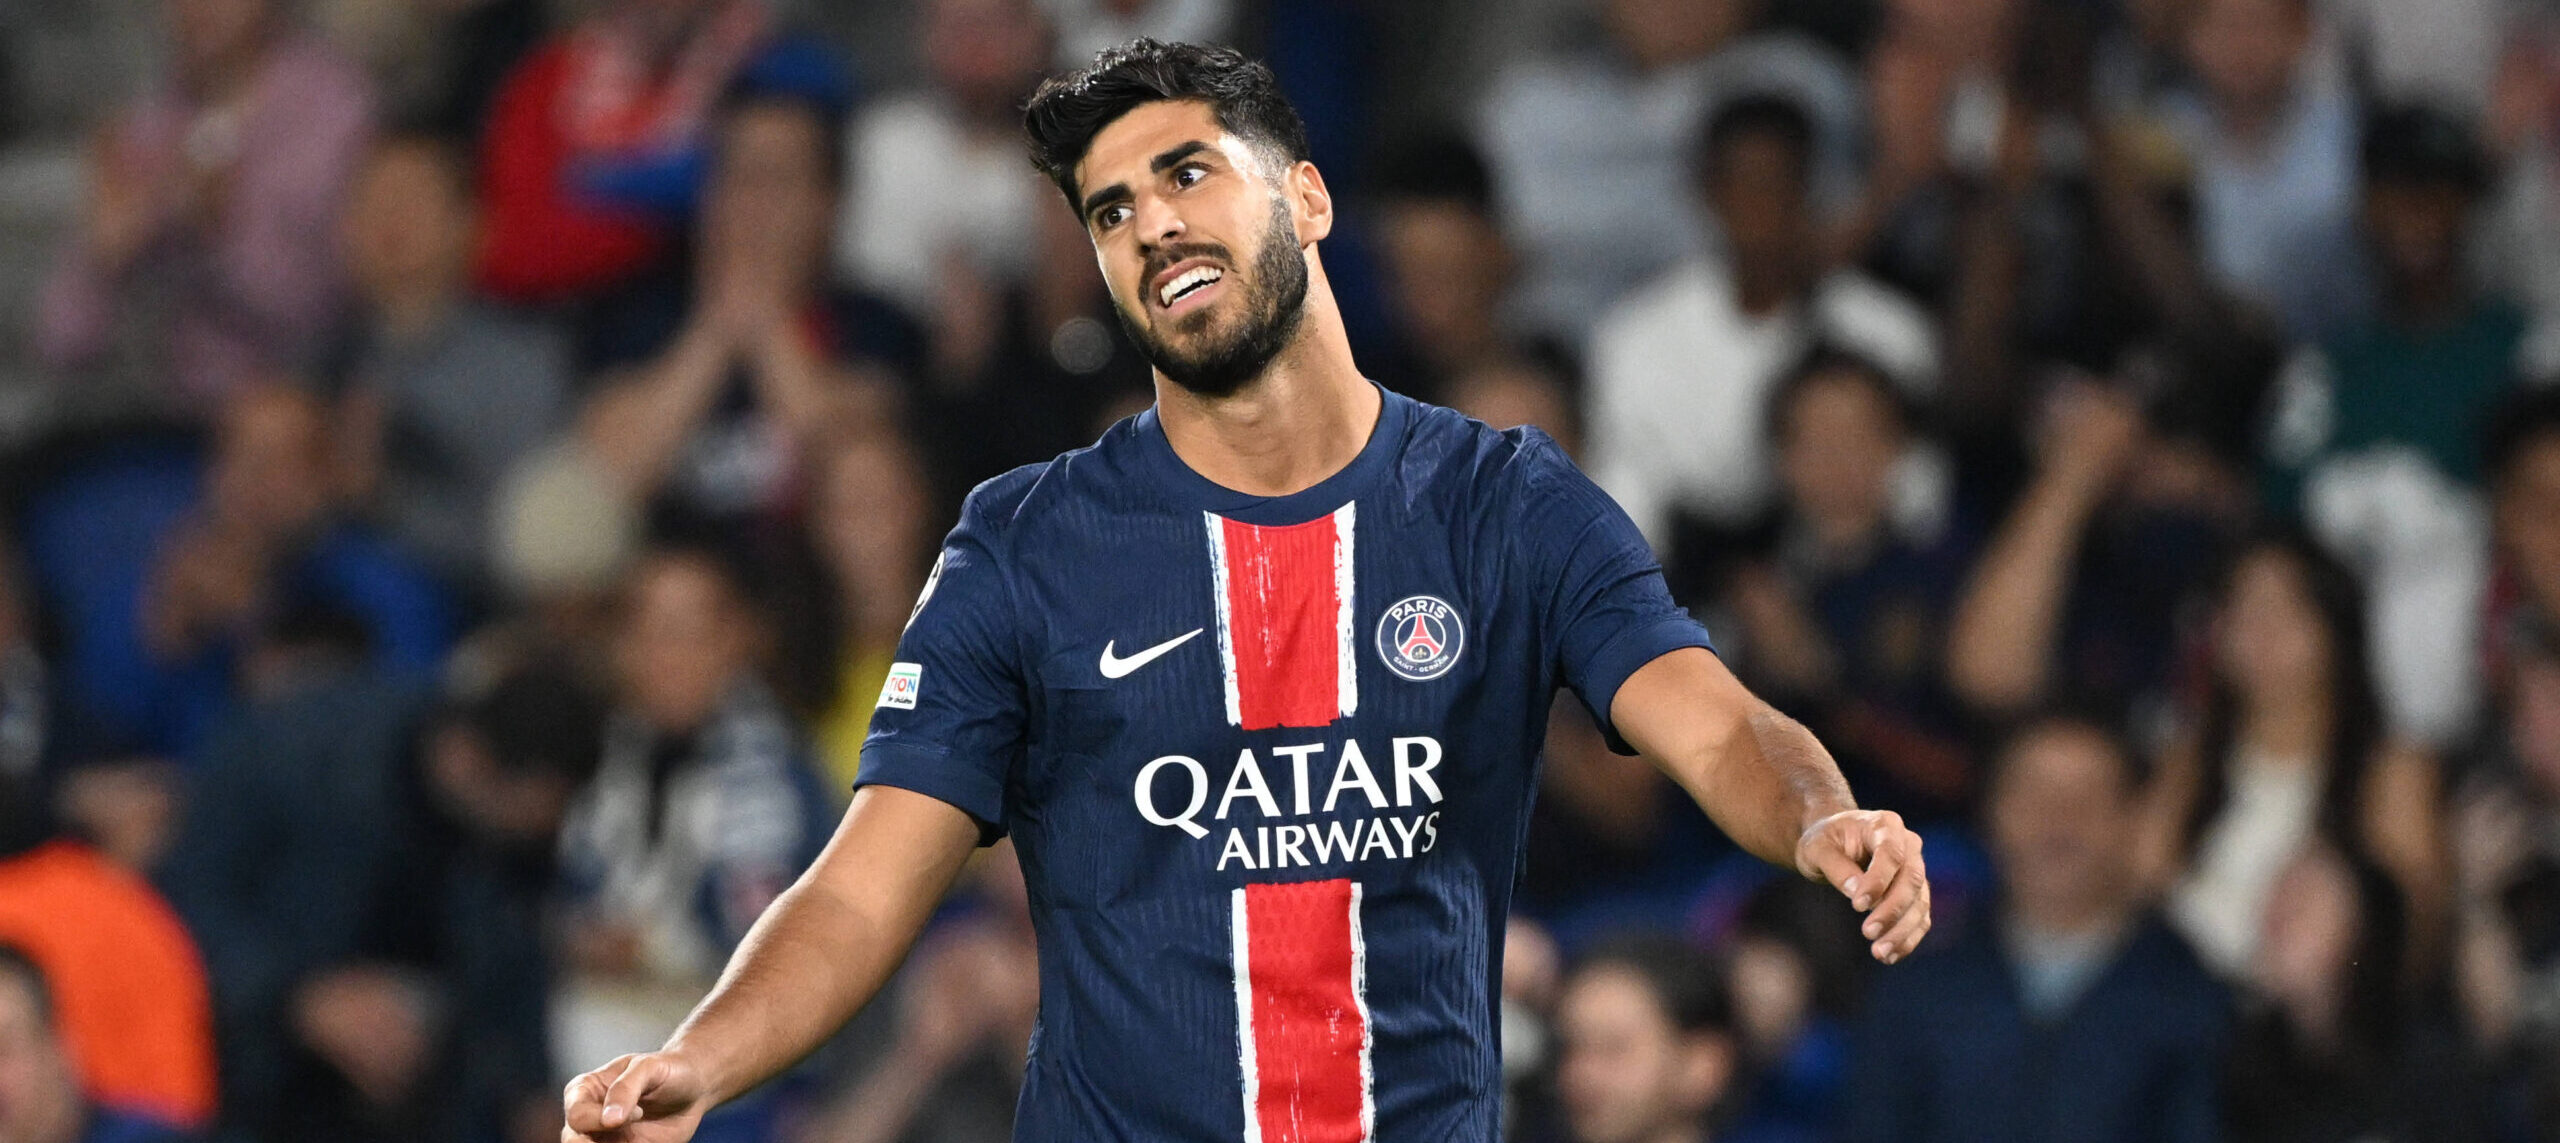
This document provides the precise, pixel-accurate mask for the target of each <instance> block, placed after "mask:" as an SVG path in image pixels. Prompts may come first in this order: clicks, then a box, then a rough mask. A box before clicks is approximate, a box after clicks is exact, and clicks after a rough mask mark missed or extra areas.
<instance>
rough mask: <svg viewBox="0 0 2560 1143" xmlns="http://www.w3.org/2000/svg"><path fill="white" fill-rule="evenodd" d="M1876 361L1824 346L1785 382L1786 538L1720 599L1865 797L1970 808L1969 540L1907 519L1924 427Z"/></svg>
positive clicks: (1937, 814) (1780, 455)
mask: <svg viewBox="0 0 2560 1143" xmlns="http://www.w3.org/2000/svg"><path fill="white" fill-rule="evenodd" d="M1911 420H1912V412H1911V410H1910V408H1909V406H1908V404H1907V403H1906V399H1905V397H1904V395H1903V393H1902V391H1901V390H1900V389H1899V388H1897V387H1896V386H1895V385H1894V383H1893V381H1892V380H1891V379H1890V378H1888V377H1886V376H1885V374H1884V373H1883V372H1882V371H1881V370H1879V369H1877V368H1876V367H1875V366H1873V365H1871V364H1869V363H1867V362H1865V361H1863V360H1861V359H1858V358H1854V357H1849V356H1845V355H1841V354H1836V353H1821V352H1817V353H1816V354H1815V355H1813V356H1812V357H1810V358H1808V359H1807V360H1806V361H1805V362H1803V363H1802V364H1799V365H1797V366H1796V367H1795V368H1794V369H1793V371H1792V372H1791V373H1790V374H1789V376H1788V377H1787V378H1786V379H1785V380H1782V381H1780V382H1778V386H1777V389H1776V391H1775V392H1774V393H1772V394H1771V396H1770V408H1769V415H1768V419H1767V423H1768V425H1769V426H1770V430H1771V431H1770V434H1769V435H1770V440H1771V442H1772V445H1773V447H1774V451H1775V452H1776V456H1777V465H1776V467H1777V470H1778V483H1779V486H1780V488H1781V492H1780V502H1781V505H1782V507H1781V509H1780V516H1779V522H1778V537H1777V542H1776V550H1775V551H1774V552H1772V553H1771V554H1770V555H1769V556H1768V557H1767V558H1765V559H1759V560H1753V561H1751V562H1750V563H1748V564H1747V565H1745V566H1744V567H1743V569H1742V570H1740V571H1739V572H1737V573H1736V574H1735V575H1734V577H1733V580H1732V583H1731V588H1730V591H1729V592H1728V594H1727V595H1726V597H1725V599H1724V608H1723V609H1724V610H1725V611H1727V612H1729V613H1730V614H1732V616H1733V617H1734V620H1735V622H1734V625H1733V626H1732V628H1731V629H1730V633H1729V635H1728V639H1729V642H1730V644H1731V648H1730V652H1729V653H1735V654H1736V657H1737V662H1738V664H1739V665H1740V666H1741V668H1742V674H1743V676H1744V677H1745V678H1746V679H1750V680H1752V682H1753V686H1754V687H1755V688H1757V689H1758V690H1759V691H1760V693H1763V694H1767V695H1772V696H1777V697H1773V698H1772V699H1771V701H1773V702H1777V703H1779V704H1781V705H1782V706H1784V707H1785V708H1786V709H1787V710H1789V711H1792V712H1794V713H1795V716H1796V717H1798V718H1801V719H1803V720H1805V722H1806V724H1807V725H1809V726H1812V727H1813V728H1814V729H1815V732H1816V733H1818V734H1820V735H1821V736H1822V739H1823V741H1824V742H1825V743H1826V744H1828V745H1829V746H1830V748H1831V751H1832V754H1833V756H1834V757H1836V758H1838V759H1839V761H1840V765H1841V769H1842V773H1843V774H1845V775H1846V776H1848V778H1849V780H1850V784H1851V786H1852V787H1853V788H1855V789H1856V790H1858V791H1859V796H1860V797H1861V798H1864V799H1866V800H1867V801H1869V802H1872V803H1873V804H1876V805H1882V806H1892V807H1893V808H1894V809H1895V810H1896V811H1898V812H1900V813H1901V814H1902V815H1903V816H1904V817H1906V818H1908V819H1911V820H1914V821H1923V820H1933V819H1942V818H1948V817H1955V816H1959V815H1961V814H1963V813H1964V812H1965V810H1966V809H1967V808H1969V806H1970V804H1971V801H1970V799H1971V796H1972V793H1973V775H1972V767H1971V763H1970V759H1969V758H1968V757H1967V744H1966V742H1965V740H1964V736H1963V732H1964V729H1965V727H1964V722H1963V718H1962V711H1961V710H1960V709H1959V708H1958V707H1957V705H1956V703H1955V700H1954V697H1953V696H1951V695H1949V694H1948V693H1947V691H1946V688H1945V685H1944V683H1943V681H1942V678H1941V675H1940V664H1941V663H1943V662H1944V658H1945V650H1944V648H1945V636H1944V632H1943V624H1944V618H1943V617H1944V616H1945V615H1946V612H1947V608H1948V606H1949V604H1950V603H1951V602H1952V601H1953V600H1954V598H1955V595H1956V592H1957V590H1958V589H1959V588H1960V587H1961V586H1962V585H1963V577H1964V570H1965V566H1966V559H1967V556H1968V555H1969V553H1968V552H1967V551H1966V550H1965V545H1964V541H1963V540H1962V539H1960V538H1958V537H1956V536H1955V535H1954V534H1953V533H1952V531H1951V530H1950V529H1949V528H1947V527H1946V526H1944V525H1943V524H1940V525H1939V526H1937V527H1936V528H1934V529H1931V528H1926V527H1919V526H1913V525H1910V524H1907V523H1905V522H1903V521H1898V520H1896V519H1895V518H1894V514H1893V508H1894V504H1893V498H1894V475H1895V471H1896V469H1897V466H1898V465H1899V464H1900V462H1901V461H1902V459H1903V457H1904V455H1905V454H1906V453H1907V452H1908V451H1909V450H1910V449H1911V448H1912V447H1913V444H1914V442H1913V436H1914V433H1915V426H1914V425H1912V423H1911Z"/></svg>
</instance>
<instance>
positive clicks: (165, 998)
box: [0, 773, 216, 1143]
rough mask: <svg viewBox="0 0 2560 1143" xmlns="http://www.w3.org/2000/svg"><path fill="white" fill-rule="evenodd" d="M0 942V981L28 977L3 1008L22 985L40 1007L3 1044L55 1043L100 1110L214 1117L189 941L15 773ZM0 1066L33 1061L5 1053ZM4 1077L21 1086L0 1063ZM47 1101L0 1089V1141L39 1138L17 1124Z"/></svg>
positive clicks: (141, 886) (1, 836)
mask: <svg viewBox="0 0 2560 1143" xmlns="http://www.w3.org/2000/svg"><path fill="white" fill-rule="evenodd" d="M0 947H6V948H8V949H10V950H11V953H10V956H9V957H0V976H11V977H24V978H25V979H24V980H20V981H16V982H15V984H16V985H18V987H11V988H9V989H8V990H7V991H8V992H9V993H11V994H13V999H12V1000H10V1001H9V1002H8V1003H7V1004H0V1009H11V1008H13V1006H14V1005H15V1004H16V1003H17V1002H18V1001H17V1000H16V999H14V994H17V993H19V992H20V991H21V988H24V989H25V990H26V991H28V992H39V991H40V992H41V994H42V999H43V1003H41V1004H39V1005H38V1006H37V1007H38V1009H39V1010H40V1016H41V1019H40V1020H38V1021H37V1022H36V1023H35V1024H34V1025H33V1026H31V1027H18V1028H17V1031H18V1032H21V1033H27V1034H28V1035H29V1036H30V1037H31V1038H18V1037H17V1036H15V1035H7V1036H0V1041H4V1042H5V1043H6V1044H8V1045H11V1046H13V1047H14V1049H15V1051H16V1052H19V1053H23V1052H26V1051H30V1050H35V1049H47V1050H50V1049H53V1048H54V1047H55V1041H56V1039H57V1037H58V1038H59V1050H60V1051H61V1052H62V1053H63V1055H64V1056H66V1057H67V1059H68V1061H69V1063H70V1066H71V1067H72V1068H73V1077H74V1080H73V1082H76V1083H77V1085H78V1089H79V1090H78V1092H74V1093H70V1094H69V1095H68V1096H67V1098H68V1099H69V1100H70V1101H71V1102H72V1103H74V1104H76V1103H78V1102H80V1101H81V1100H82V1098H83V1096H82V1094H81V1093H85V1099H86V1100H87V1101H88V1102H90V1103H94V1104H96V1105H98V1106H100V1107H107V1108H114V1109H117V1110H118V1111H120V1112H126V1113H133V1114H138V1115H142V1116H146V1117H149V1118H152V1119H156V1120H158V1121H161V1122H163V1123H168V1124H173V1125H179V1126H185V1127H200V1126H203V1125H204V1124H205V1123H207V1122H208V1121H210V1120H211V1119H212V1118H213V1114H214V1109H215V1096H216V1091H215V1064H214V1027H213V1004H212V1001H211V999H210V996H209V993H208V989H207V986H206V982H205V966H204V962H203V961H202V960H200V959H199V958H198V957H197V953H196V943H195V940H194V938H193V937H191V936H189V935H188V933H187V929H186V926H185V924H184V923H183V922H181V921H180V920H179V918H178V914H177V913H176V912H175V911H174V910H172V909H171V908H170V907H169V903H168V902H167V901H165V900H163V899H162V898H161V896H160V894H159V893H158V892H157V891H155V890H153V889H152V888H151V886H150V884H149V883H147V882H145V881H144V880H143V879H142V877H141V875H140V874H138V873H135V872H134V871H133V870H131V869H128V868H125V867H124V866H122V865H119V864H117V863H116V862H114V861H112V860H110V859H108V857H107V856H106V855H104V854H102V853H100V852H99V851H98V850H97V849H95V848H93V847H91V846H90V845H89V844H87V843H86V842H84V841H81V840H79V839H78V838H76V837H74V836H70V835H68V834H64V833H61V832H57V830H56V829H55V828H53V827H52V826H50V825H49V824H48V823H47V821H46V819H45V815H44V807H43V806H42V805H41V803H40V801H39V797H38V793H37V788H36V786H35V784H34V782H33V780H32V776H31V775H28V774H22V773H9V774H0ZM15 957H23V958H24V960H25V962H26V963H24V964H15V962H14V961H13V960H12V959H11V958H15ZM11 964H15V968H16V971H7V968H8V966H9V965H11ZM40 977H41V978H46V979H49V981H50V983H44V982H43V980H41V979H39V978H40ZM38 984H43V987H42V988H41V989H38V988H36V987H35V986H36V985H38ZM16 1015H24V1014H23V1013H17V1014H16ZM11 1018H14V1016H13V1017H11ZM6 1025H7V1020H5V1019H0V1026H6ZM0 1058H5V1059H9V1060H11V1061H12V1062H15V1063H17V1064H18V1065H20V1066H21V1067H23V1066H24V1065H26V1064H27V1063H29V1062H30V1060H29V1058H28V1057H26V1056H24V1055H12V1052H11V1049H10V1048H5V1047H0ZM0 1075H5V1076H10V1077H16V1082H18V1083H25V1082H27V1078H26V1077H27V1073H26V1072H24V1071H21V1070H18V1068H13V1067H10V1066H8V1065H7V1064H5V1063H0ZM42 1094H43V1093H36V1092H28V1091H24V1090H12V1089H10V1088H9V1086H8V1081H7V1080H0V1138H6V1139H11V1140H17V1139H28V1138H44V1137H45V1136H44V1135H43V1134H42V1132H40V1131H39V1132H36V1133H34V1134H32V1135H30V1134H22V1133H21V1132H26V1131H28V1130H29V1129H28V1128H27V1127H26V1125H25V1124H24V1122H23V1121H16V1120H14V1119H13V1117H15V1116H19V1115H35V1116H37V1117H39V1118H41V1115H42V1113H40V1112H37V1111H35V1110H33V1109H34V1108H35V1107H36V1106H38V1104H39V1103H40V1102H41V1101H40V1099H39V1098H38V1097H39V1096H40V1095H42ZM77 1138H81V1139H82V1141H83V1143H87V1139H86V1137H77Z"/></svg>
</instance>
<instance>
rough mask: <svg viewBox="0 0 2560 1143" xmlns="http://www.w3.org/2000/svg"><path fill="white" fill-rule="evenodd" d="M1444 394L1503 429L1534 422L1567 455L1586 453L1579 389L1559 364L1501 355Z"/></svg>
mask: <svg viewBox="0 0 2560 1143" xmlns="http://www.w3.org/2000/svg"><path fill="white" fill-rule="evenodd" d="M1440 397H1441V399H1442V400H1445V401H1447V402H1448V404H1449V407H1450V408H1452V409H1456V410H1457V411H1459V412H1461V413H1465V414H1466V415H1468V416H1470V417H1474V418H1475V419H1477V420H1479V421H1483V422H1484V423H1486V424H1488V425H1492V426H1493V427H1495V428H1497V429H1507V428H1511V427H1513V426H1516V425H1528V426H1531V427H1533V428H1536V429H1537V430H1538V431H1540V432H1543V433H1545V434H1547V435H1548V436H1550V437H1553V438H1555V442H1556V444H1557V445H1558V446H1559V447H1561V448H1563V449H1564V451H1565V455H1566V456H1576V457H1578V456H1581V455H1582V417H1581V411H1580V410H1578V409H1576V408H1574V404H1573V394H1572V393H1571V392H1570V391H1569V390H1568V389H1567V388H1566V386H1565V382H1564V381H1563V379H1561V378H1559V377H1557V376H1556V374H1555V372H1554V371H1553V370H1551V369H1547V368H1544V367H1541V366H1540V365H1538V364H1537V363H1535V362H1533V361H1531V360H1528V359H1525V358H1520V359H1504V360H1496V361H1492V362H1489V363H1486V364H1484V365H1479V366H1476V367H1475V368H1472V369H1468V370H1466V371H1464V372H1461V373H1458V374H1457V375H1455V376H1453V377H1452V378H1450V381H1449V386H1448V388H1447V390H1446V391H1444V392H1442V393H1441V394H1440Z"/></svg>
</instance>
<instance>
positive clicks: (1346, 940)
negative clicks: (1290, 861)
mask: <svg viewBox="0 0 2560 1143" xmlns="http://www.w3.org/2000/svg"><path fill="white" fill-rule="evenodd" d="M1242 903H1243V905H1244V910H1245V918H1246V923H1245V925H1244V929H1245V932H1244V938H1245V941H1246V943H1247V945H1248V949H1249V957H1248V958H1247V972H1248V977H1249V983H1250V985H1251V992H1250V997H1251V999H1250V1006H1251V1009H1252V1016H1251V1019H1252V1021H1253V1028H1252V1043H1253V1064H1252V1066H1253V1068H1254V1072H1255V1074H1254V1077H1253V1080H1254V1082H1253V1084H1252V1086H1251V1088H1250V1090H1251V1091H1252V1092H1253V1096H1254V1106H1253V1107H1252V1109H1251V1114H1252V1116H1253V1118H1254V1124H1255V1126H1257V1127H1259V1128H1260V1132H1259V1135H1260V1139H1261V1143H1362V1141H1363V1140H1366V1139H1367V1138H1368V1137H1369V1117H1370V1115H1371V1114H1372V1113H1371V1112H1370V1110H1369V1091H1368V1084H1369V1076H1368V1058H1367V1057H1368V1041H1369V1024H1368V1015H1367V1012H1366V1010H1365V1009H1364V1008H1363V1006H1362V1004H1361V998H1360V993H1359V989H1360V985H1361V981H1360V977H1361V974H1362V966H1361V963H1360V961H1361V950H1360V947H1359V928H1358V925H1357V923H1356V921H1355V919H1354V916H1353V913H1354V910H1356V909H1357V908H1358V907H1359V905H1358V896H1357V890H1356V889H1355V887H1354V886H1353V885H1352V883H1351V882H1350V881H1349V880H1346V879H1335V880H1332V881H1307V882H1299V883H1296V884H1289V885H1247V886H1245V887H1244V891H1243V895H1242ZM1248 1134H1249V1135H1250V1134H1252V1133H1251V1132H1248Z"/></svg>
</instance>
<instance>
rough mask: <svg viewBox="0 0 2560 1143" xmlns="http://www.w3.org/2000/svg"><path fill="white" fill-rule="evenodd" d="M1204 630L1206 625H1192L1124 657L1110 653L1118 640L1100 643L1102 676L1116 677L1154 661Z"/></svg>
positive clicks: (1118, 642)
mask: <svg viewBox="0 0 2560 1143" xmlns="http://www.w3.org/2000/svg"><path fill="white" fill-rule="evenodd" d="M1206 630H1208V628H1206V627H1194V628H1192V629H1191V631H1190V633H1189V634H1184V635H1176V636H1174V637H1173V638H1171V639H1167V640H1165V641H1164V642H1162V643H1158V644H1156V645H1155V646H1153V647H1149V648H1147V649H1146V650H1144V651H1140V652H1138V653H1137V654H1135V655H1131V656H1129V657H1128V658H1126V659H1123V658H1121V657H1119V656H1117V655H1114V654H1112V653H1111V649H1112V648H1114V647H1117V646H1119V645H1120V641H1119V640H1117V639H1114V640H1112V641H1111V642H1108V643H1105V644H1103V645H1102V677H1103V678H1106V679H1116V678H1120V677H1122V676H1124V675H1127V674H1128V673H1129V672H1131V671H1134V670H1137V669H1138V668H1140V667H1143V666H1146V665H1147V664H1149V663H1152V662H1155V661H1156V659H1157V658H1159V657H1161V656H1162V655H1163V654H1164V653H1165V652H1167V651H1170V650H1173V649H1174V648H1176V647H1179V646H1181V645H1183V644H1185V643H1188V642H1190V641H1191V637H1192V636H1193V635H1198V634H1199V633H1201V632H1203V631H1206Z"/></svg>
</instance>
